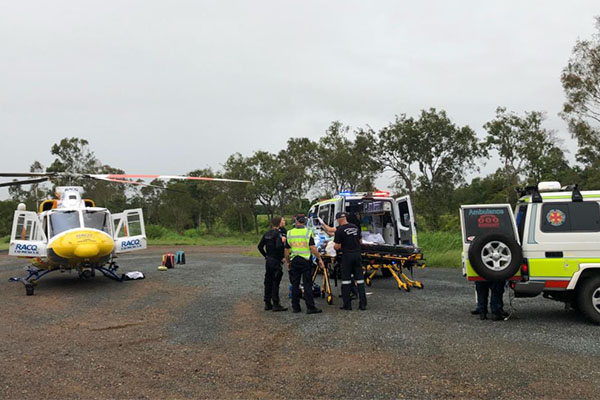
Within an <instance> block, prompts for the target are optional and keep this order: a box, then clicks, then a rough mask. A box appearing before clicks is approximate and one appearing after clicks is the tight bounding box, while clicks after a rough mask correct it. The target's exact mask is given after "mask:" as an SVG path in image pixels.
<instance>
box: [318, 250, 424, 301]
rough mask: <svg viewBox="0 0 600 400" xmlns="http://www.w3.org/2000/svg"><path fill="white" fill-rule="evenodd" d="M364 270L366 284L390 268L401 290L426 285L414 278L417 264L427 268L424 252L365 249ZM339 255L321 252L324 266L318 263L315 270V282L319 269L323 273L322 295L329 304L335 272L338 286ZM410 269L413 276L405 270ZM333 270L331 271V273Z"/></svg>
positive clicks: (420, 287) (363, 254) (363, 253)
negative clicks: (378, 272)
mask: <svg viewBox="0 0 600 400" xmlns="http://www.w3.org/2000/svg"><path fill="white" fill-rule="evenodd" d="M361 256H362V262H363V270H364V273H365V284H366V285H367V286H371V284H372V280H373V278H374V277H375V275H376V274H377V271H380V270H381V271H382V273H383V270H388V271H390V274H391V275H392V277H393V278H394V280H395V281H396V284H397V285H398V289H399V290H404V291H406V292H410V289H411V288H415V289H423V288H424V287H425V286H424V285H423V283H422V282H421V281H418V280H415V279H413V268H414V266H415V265H417V266H419V268H425V266H426V265H425V263H424V262H423V254H422V253H420V252H419V253H413V254H409V255H400V254H395V253H388V254H386V253H383V252H381V251H363V252H362V253H361ZM338 257H339V255H337V256H330V255H327V254H321V258H322V259H323V265H324V266H323V267H320V266H318V265H317V267H316V268H315V271H314V272H313V279H312V280H313V283H314V282H315V281H316V279H317V275H318V274H319V271H320V272H322V273H323V284H322V285H321V297H323V298H327V304H333V293H332V290H331V283H330V276H331V275H332V274H333V277H334V279H335V286H337V276H338V271H339V268H340V264H339V258H338ZM404 270H409V271H410V275H411V277H410V278H409V277H408V275H407V274H406V273H405V272H404ZM330 271H331V273H330Z"/></svg>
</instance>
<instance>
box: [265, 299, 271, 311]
mask: <svg viewBox="0 0 600 400" xmlns="http://www.w3.org/2000/svg"><path fill="white" fill-rule="evenodd" d="M272 309H273V306H272V305H271V302H270V301H265V311H270V310H272Z"/></svg>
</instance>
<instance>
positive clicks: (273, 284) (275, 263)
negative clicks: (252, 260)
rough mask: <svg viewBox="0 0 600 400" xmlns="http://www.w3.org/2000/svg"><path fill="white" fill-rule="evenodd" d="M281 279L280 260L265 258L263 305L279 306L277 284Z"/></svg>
mask: <svg viewBox="0 0 600 400" xmlns="http://www.w3.org/2000/svg"><path fill="white" fill-rule="evenodd" d="M282 277H283V269H282V267H281V260H278V259H276V258H273V257H267V259H266V261H265V303H269V304H270V303H271V302H273V304H279V284H280V283H281V278H282Z"/></svg>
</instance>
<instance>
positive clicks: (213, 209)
mask: <svg viewBox="0 0 600 400" xmlns="http://www.w3.org/2000/svg"><path fill="white" fill-rule="evenodd" d="M188 176H195V177H200V176H203V177H208V178H215V177H217V175H216V174H215V173H214V171H213V170H212V169H211V168H206V169H197V170H194V171H191V172H190V173H189V174H188ZM186 184H187V188H188V191H189V193H190V195H191V196H192V198H193V199H194V200H195V201H196V203H197V208H196V212H195V213H194V216H193V217H194V220H195V221H196V225H197V227H198V228H202V227H203V226H206V229H207V230H209V231H212V230H213V229H214V227H215V224H216V222H217V218H218V217H219V215H220V203H219V200H220V197H221V196H220V195H221V192H220V189H221V188H220V186H219V185H218V184H216V183H215V182H202V181H186Z"/></svg>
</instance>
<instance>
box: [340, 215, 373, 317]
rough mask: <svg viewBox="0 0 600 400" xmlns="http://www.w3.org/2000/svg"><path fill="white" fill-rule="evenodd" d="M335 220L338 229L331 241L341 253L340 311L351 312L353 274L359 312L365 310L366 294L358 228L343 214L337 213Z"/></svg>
mask: <svg viewBox="0 0 600 400" xmlns="http://www.w3.org/2000/svg"><path fill="white" fill-rule="evenodd" d="M335 218H336V219H337V222H338V227H337V229H336V231H335V236H334V238H333V241H334V243H335V250H336V251H340V250H341V252H342V299H343V301H344V305H343V306H342V307H341V309H342V310H352V300H351V299H350V292H351V291H352V275H353V274H354V279H355V280H356V284H357V285H358V308H359V310H366V309H367V294H366V291H365V279H364V274H363V267H362V256H361V241H362V240H361V236H360V228H359V227H358V226H356V225H354V224H351V223H349V222H348V219H347V218H346V213H344V212H339V213H337V214H336V216H335Z"/></svg>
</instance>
